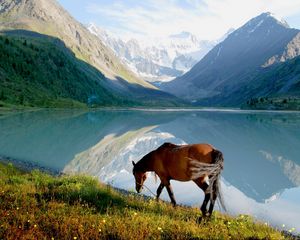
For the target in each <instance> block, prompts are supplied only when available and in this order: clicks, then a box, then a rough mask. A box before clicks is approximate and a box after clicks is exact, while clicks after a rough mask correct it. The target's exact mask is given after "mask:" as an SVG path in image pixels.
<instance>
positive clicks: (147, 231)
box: [0, 163, 284, 239]
mask: <svg viewBox="0 0 300 240" xmlns="http://www.w3.org/2000/svg"><path fill="white" fill-rule="evenodd" d="M199 214H200V213H199V210H198V209H196V208H190V207H183V206H178V207H176V208H175V209H174V208H173V207H172V206H171V205H170V204H168V203H164V202H160V203H157V202H156V201H155V200H153V199H146V200H145V199H144V198H143V197H141V196H137V195H136V194H133V193H128V194H124V193H120V192H118V191H116V190H114V189H112V188H111V187H109V186H107V185H104V184H101V183H99V182H98V181H97V180H96V179H95V178H92V177H87V176H59V177H58V176H51V175H48V174H46V173H42V172H40V171H38V170H34V171H32V172H23V171H21V170H18V169H16V168H15V167H14V166H13V165H12V164H8V165H4V164H1V163H0V239H284V236H283V235H282V233H280V232H279V231H277V230H275V229H272V228H271V227H269V226H268V225H265V224H263V223H257V222H254V221H253V219H252V218H251V217H250V216H247V215H240V216H239V217H236V218H232V217H230V216H227V215H223V214H220V213H218V212H214V215H213V217H212V219H211V220H210V221H207V222H201V223H200V224H198V223H197V219H198V217H199Z"/></svg>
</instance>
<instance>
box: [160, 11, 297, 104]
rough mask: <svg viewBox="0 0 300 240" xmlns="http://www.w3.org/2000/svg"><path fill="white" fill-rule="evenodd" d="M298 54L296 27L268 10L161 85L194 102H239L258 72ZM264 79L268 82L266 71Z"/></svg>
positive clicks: (254, 81)
mask: <svg viewBox="0 0 300 240" xmlns="http://www.w3.org/2000/svg"><path fill="white" fill-rule="evenodd" d="M299 55H300V31H299V30H297V29H293V28H290V27H289V26H288V24H287V23H286V22H285V21H282V20H278V19H277V18H276V17H274V15H272V14H271V13H263V14H261V15H259V16H257V17H255V18H253V19H251V20H250V21H249V22H247V23H246V24H245V25H243V26H242V27H240V28H239V29H237V30H236V31H234V32H232V33H231V34H229V36H228V37H227V38H226V39H225V40H224V41H223V42H221V43H219V44H218V45H217V46H215V47H214V48H213V49H212V50H211V51H210V52H209V53H208V54H207V55H206V56H205V57H204V58H203V59H202V60H201V61H200V62H198V63H197V64H196V65H195V66H194V67H193V68H192V69H191V70H190V71H189V72H187V73H186V74H184V75H183V76H182V77H179V78H177V79H175V80H174V81H172V82H169V83H165V84H163V85H162V87H161V89H163V90H165V91H168V92H170V93H172V94H175V95H177V96H180V97H183V98H185V99H187V100H189V101H192V102H194V103H196V104H201V105H210V106H211V105H222V106H239V105H240V104H242V103H244V101H245V99H249V98H251V97H252V96H251V94H253V93H249V95H247V94H246V92H245V91H242V89H244V90H245V89H248V88H251V89H254V88H255V87H256V86H257V84H258V83H257V81H256V80H255V79H258V78H259V76H260V74H262V73H264V72H266V71H271V70H272V68H271V67H272V66H275V65H280V64H282V63H284V62H286V61H289V60H290V59H293V58H295V57H297V56H299ZM288 73H289V72H288ZM270 76H271V75H270ZM265 79H266V80H265V81H266V82H272V78H271V77H269V78H268V77H267V75H265ZM266 85H268V84H266ZM262 87H263V86H262ZM255 91H257V89H256V90H255ZM260 91H261V92H262V91H263V89H260ZM273 93H274V92H269V93H268V94H269V95H271V94H273Z"/></svg>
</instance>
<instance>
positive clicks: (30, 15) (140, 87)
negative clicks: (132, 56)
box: [0, 0, 179, 106]
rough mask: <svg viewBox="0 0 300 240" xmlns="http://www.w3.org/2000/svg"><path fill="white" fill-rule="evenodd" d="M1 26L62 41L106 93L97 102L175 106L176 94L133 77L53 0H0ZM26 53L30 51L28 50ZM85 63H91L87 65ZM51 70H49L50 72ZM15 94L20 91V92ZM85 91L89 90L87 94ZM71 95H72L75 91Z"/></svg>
mask: <svg viewBox="0 0 300 240" xmlns="http://www.w3.org/2000/svg"><path fill="white" fill-rule="evenodd" d="M0 30H2V31H16V30H18V31H19V30H26V31H33V32H37V33H40V34H44V35H47V36H52V37H55V38H58V39H60V40H61V41H63V42H64V44H65V47H67V48H68V49H70V50H71V51H72V52H73V53H74V54H75V56H76V58H77V59H79V60H81V61H82V63H81V64H80V69H81V70H82V69H83V70H84V71H85V72H86V74H88V78H89V79H90V80H91V79H93V80H94V81H99V82H98V83H97V84H96V85H97V86H98V87H99V90H96V91H101V92H102V94H100V95H101V96H105V97H104V99H102V100H101V101H100V105H103V104H104V105H107V104H109V105H118V106H119V105H120V102H121V105H126V106H128V105H129V106H132V105H138V106H140V105H141V106H145V105H158V106H175V105H177V104H178V102H179V100H178V98H176V97H174V96H172V95H171V94H167V93H164V92H162V91H160V90H158V89H156V88H155V87H154V86H152V85H151V84H149V83H147V82H145V81H144V80H142V79H139V78H138V77H136V76H135V75H134V74H133V73H132V72H131V71H130V70H128V69H127V68H126V67H125V66H124V65H123V64H122V63H121V62H120V60H119V59H118V58H117V57H116V56H115V55H114V54H113V53H112V51H111V50H110V49H108V48H107V47H106V46H105V45H104V44H103V43H102V42H101V40H99V39H98V38H97V37H96V36H94V35H92V34H91V33H90V32H89V31H88V30H87V29H86V28H85V27H84V26H83V25H82V24H80V23H79V22H77V21H76V20H75V19H74V18H73V17H72V16H70V14H69V13H68V12H66V11H65V10H64V9H63V8H62V7H61V6H60V5H59V4H58V3H57V2H56V1H55V0H30V1H28V0H3V1H0ZM28 53H29V54H30V52H28ZM83 62H85V64H86V65H84V64H83ZM88 65H90V66H89V67H88ZM83 66H84V67H83ZM91 69H93V70H91ZM44 70H45V69H44ZM96 70H97V71H96ZM51 72H52V71H50V70H49V75H50V73H51ZM6 74H7V73H6ZM99 75H101V77H99ZM70 81H71V80H70ZM76 84H77V83H76ZM88 84H90V83H88ZM76 87H80V86H79V85H77V86H74V88H76ZM52 90H53V93H54V92H55V94H54V95H57V94H58V92H59V91H60V89H59V88H58V86H54V87H53V89H52ZM83 90H84V89H77V90H75V89H74V90H73V91H74V92H77V91H79V92H81V91H83ZM104 92H105V94H104ZM16 94H17V95H19V93H16ZM88 94H90V92H88V93H87V94H86V95H88ZM72 96H73V97H74V95H72ZM108 96H114V97H111V100H108V99H110V97H108ZM116 99H119V100H118V101H117V100H116ZM80 101H82V100H80ZM126 102H127V103H126ZM132 103H134V104H132ZM39 105H41V104H39ZM42 105H44V104H42ZM45 105H47V104H45ZM47 106H48V105H47Z"/></svg>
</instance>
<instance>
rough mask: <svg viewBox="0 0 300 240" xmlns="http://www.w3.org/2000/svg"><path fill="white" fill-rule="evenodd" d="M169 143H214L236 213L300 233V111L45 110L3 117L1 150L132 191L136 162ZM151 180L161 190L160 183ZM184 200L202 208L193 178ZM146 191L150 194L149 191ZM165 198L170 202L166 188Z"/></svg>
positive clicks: (177, 189) (180, 197)
mask: <svg viewBox="0 0 300 240" xmlns="http://www.w3.org/2000/svg"><path fill="white" fill-rule="evenodd" d="M164 142H173V143H177V144H184V143H201V142H208V143H211V144H213V145H214V146H215V147H217V148H218V149H220V150H221V151H222V152H223V153H224V156H225V169H224V171H223V174H222V191H223V195H224V198H225V203H226V206H227V209H228V211H229V213H230V214H234V215H236V214H251V215H253V216H255V217H256V218H258V219H260V220H262V221H266V222H268V223H270V224H272V225H273V226H281V225H282V224H285V225H286V228H291V227H295V228H296V229H297V232H300V220H299V219H300V113H271V112H269V113H266V112H265V113H262V112H236V111H227V112H222V111H177V112H145V111H97V112H88V113H86V112H80V111H67V112H66V111H39V112H32V113H28V112H27V113H18V114H14V115H10V116H5V115H2V116H1V115H0V156H5V157H10V158H13V159H18V160H22V161H25V162H30V163H34V164H37V165H39V166H43V167H47V168H51V169H53V170H58V171H63V172H66V173H70V172H72V173H88V174H90V175H93V176H97V177H99V179H100V180H102V181H104V182H107V183H110V184H112V185H114V186H116V187H120V188H124V189H128V190H132V189H134V179H133V176H132V174H131V171H132V164H131V161H132V160H133V161H138V160H139V159H140V158H141V157H142V156H143V155H145V154H146V153H148V152H149V151H151V150H153V149H155V148H157V147H158V146H160V145H161V144H162V143H164ZM146 185H147V186H148V187H150V188H151V189H152V191H153V192H155V190H156V187H157V186H158V185H159V183H158V182H157V183H156V182H155V181H154V178H153V177H150V178H149V179H147V181H146ZM172 185H173V188H174V193H175V197H176V199H177V202H178V203H181V204H189V205H192V206H199V205H200V204H201V203H202V200H203V192H202V191H201V190H200V189H198V188H197V187H196V185H195V184H194V183H193V182H188V183H181V182H175V181H173V182H172ZM144 194H150V193H149V192H147V190H144ZM162 198H164V199H166V200H169V198H168V196H167V193H166V192H164V194H163V196H162Z"/></svg>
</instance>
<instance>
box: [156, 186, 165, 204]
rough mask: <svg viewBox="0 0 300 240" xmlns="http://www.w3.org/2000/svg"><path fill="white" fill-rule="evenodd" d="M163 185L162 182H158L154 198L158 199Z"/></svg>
mask: <svg viewBox="0 0 300 240" xmlns="http://www.w3.org/2000/svg"><path fill="white" fill-rule="evenodd" d="M164 187H165V185H163V184H162V183H160V184H159V186H158V188H157V191H156V200H157V201H158V200H159V196H160V194H161V191H162V190H163V188H164Z"/></svg>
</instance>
